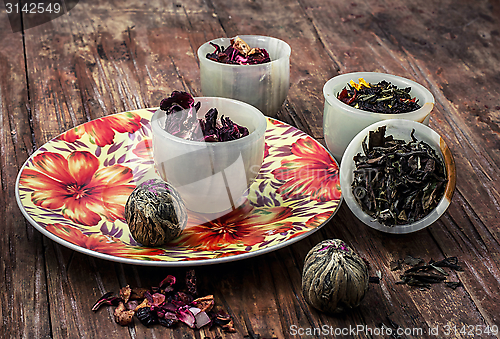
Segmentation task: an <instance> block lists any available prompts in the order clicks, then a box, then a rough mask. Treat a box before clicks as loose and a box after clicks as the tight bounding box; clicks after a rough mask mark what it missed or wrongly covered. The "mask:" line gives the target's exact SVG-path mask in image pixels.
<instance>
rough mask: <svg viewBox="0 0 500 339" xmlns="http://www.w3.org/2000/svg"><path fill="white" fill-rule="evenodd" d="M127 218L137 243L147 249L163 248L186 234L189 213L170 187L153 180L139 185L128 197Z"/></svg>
mask: <svg viewBox="0 0 500 339" xmlns="http://www.w3.org/2000/svg"><path fill="white" fill-rule="evenodd" d="M125 218H126V220H127V224H128V227H129V229H130V232H131V233H132V236H133V237H134V239H135V240H136V241H137V242H139V243H141V244H143V245H144V246H161V245H163V244H165V243H167V242H169V241H171V240H173V239H175V238H176V237H178V236H179V235H180V234H181V232H182V231H183V230H184V227H186V223H187V210H186V207H185V206H184V202H183V201H182V199H181V197H180V195H179V193H178V192H177V191H176V190H175V189H174V188H173V187H172V186H171V185H170V184H168V183H167V182H165V181H163V180H161V179H150V180H147V181H144V182H143V183H141V184H140V185H138V186H137V187H136V188H135V189H134V191H133V192H132V194H130V196H129V197H128V200H127V204H126V205H125Z"/></svg>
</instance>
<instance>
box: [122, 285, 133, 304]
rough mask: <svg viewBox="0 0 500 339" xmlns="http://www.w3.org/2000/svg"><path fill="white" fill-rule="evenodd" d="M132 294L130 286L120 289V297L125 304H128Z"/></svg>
mask: <svg viewBox="0 0 500 339" xmlns="http://www.w3.org/2000/svg"><path fill="white" fill-rule="evenodd" d="M131 294H132V289H131V288H130V286H129V285H127V286H125V287H122V288H120V297H121V298H122V299H123V302H124V303H127V302H128V301H129V299H130V295H131Z"/></svg>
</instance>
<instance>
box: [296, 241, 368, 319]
mask: <svg viewBox="0 0 500 339" xmlns="http://www.w3.org/2000/svg"><path fill="white" fill-rule="evenodd" d="M368 279H369V277H368V267H367V266H366V264H365V262H364V260H363V259H362V258H361V257H360V256H358V255H357V254H356V253H354V251H353V250H352V249H351V248H350V247H349V246H347V245H346V244H345V243H344V242H343V241H342V240H339V239H331V240H324V241H322V242H320V243H319V244H317V245H316V246H314V247H313V248H312V249H311V250H310V251H309V253H307V256H306V259H305V261H304V269H303V271H302V294H303V295H304V299H305V300H306V302H307V303H308V304H309V305H311V306H313V307H314V308H316V309H318V310H320V311H322V312H326V313H340V312H343V311H347V310H349V309H351V308H354V307H357V306H358V305H359V304H360V303H361V300H362V299H363V297H364V296H365V293H366V291H367V289H368Z"/></svg>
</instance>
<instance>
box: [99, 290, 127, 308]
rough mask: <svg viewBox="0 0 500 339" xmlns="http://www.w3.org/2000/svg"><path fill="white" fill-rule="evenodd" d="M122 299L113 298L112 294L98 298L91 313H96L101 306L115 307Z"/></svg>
mask: <svg viewBox="0 0 500 339" xmlns="http://www.w3.org/2000/svg"><path fill="white" fill-rule="evenodd" d="M121 300H122V299H121V298H119V297H114V296H113V292H108V293H106V294H105V295H103V296H102V297H100V298H99V300H97V301H96V302H95V304H94V305H93V306H92V311H97V310H98V309H99V307H101V306H102V305H112V306H117V305H118V303H119V302H120V301H121Z"/></svg>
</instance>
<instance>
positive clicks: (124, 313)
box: [113, 302, 135, 326]
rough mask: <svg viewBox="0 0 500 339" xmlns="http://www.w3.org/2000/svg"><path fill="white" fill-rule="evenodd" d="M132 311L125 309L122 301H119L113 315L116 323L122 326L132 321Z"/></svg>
mask: <svg viewBox="0 0 500 339" xmlns="http://www.w3.org/2000/svg"><path fill="white" fill-rule="evenodd" d="M134 313H135V312H134V311H133V310H127V308H126V307H125V304H124V303H123V302H120V303H119V304H118V307H117V308H115V311H114V313H113V315H114V317H115V321H116V323H118V324H119V325H122V326H127V325H129V324H131V323H132V317H133V316H134Z"/></svg>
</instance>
